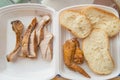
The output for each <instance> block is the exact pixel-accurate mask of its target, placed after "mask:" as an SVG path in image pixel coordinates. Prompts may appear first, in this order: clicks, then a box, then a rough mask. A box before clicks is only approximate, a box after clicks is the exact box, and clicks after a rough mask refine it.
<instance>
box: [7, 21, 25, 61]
mask: <svg viewBox="0 0 120 80" xmlns="http://www.w3.org/2000/svg"><path fill="white" fill-rule="evenodd" d="M11 24H12V29H13V31H14V32H15V34H16V46H15V48H14V50H13V51H12V52H11V53H10V54H9V55H7V60H8V62H11V61H13V60H14V59H15V58H16V56H17V54H18V53H19V51H20V50H21V40H22V32H23V28H24V26H23V24H22V22H21V21H20V20H15V21H12V22H11Z"/></svg>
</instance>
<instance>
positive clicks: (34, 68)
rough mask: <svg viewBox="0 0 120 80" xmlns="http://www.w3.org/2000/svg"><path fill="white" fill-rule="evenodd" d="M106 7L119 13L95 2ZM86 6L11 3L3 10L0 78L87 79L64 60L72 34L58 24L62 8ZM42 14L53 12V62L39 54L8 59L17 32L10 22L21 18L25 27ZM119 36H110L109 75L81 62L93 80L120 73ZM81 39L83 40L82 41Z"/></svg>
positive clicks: (0, 14) (0, 36)
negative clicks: (111, 67)
mask: <svg viewBox="0 0 120 80" xmlns="http://www.w3.org/2000/svg"><path fill="white" fill-rule="evenodd" d="M91 5H92V6H96V7H99V8H102V9H105V10H108V11H110V12H112V13H113V14H115V15H116V16H118V13H117V12H116V10H114V9H113V8H109V7H106V6H100V5H93V4H91ZM82 6H90V4H86V5H76V6H71V7H67V8H64V9H62V10H60V11H59V12H56V11H55V10H54V9H52V8H49V7H47V6H43V5H40V4H30V3H27V4H16V5H10V6H7V7H4V8H1V9H0V24H1V25H0V80H40V79H41V80H50V79H52V78H53V77H54V76H55V75H57V74H60V75H62V76H63V77H65V78H68V79H72V80H80V79H82V80H88V78H85V77H84V76H82V75H81V74H79V73H77V72H74V71H71V70H69V69H68V68H67V67H66V66H65V65H64V62H63V55H62V54H63V52H62V45H63V43H64V42H65V41H66V40H68V39H70V38H72V37H73V35H71V33H70V32H69V31H67V30H65V29H63V28H62V27H61V26H60V25H59V14H60V12H61V11H63V10H66V9H71V8H72V9H79V7H82ZM43 14H50V15H51V18H52V23H51V25H50V26H48V27H49V31H50V32H52V33H53V35H54V41H53V60H52V61H51V62H46V61H44V60H42V59H41V56H40V55H39V57H38V59H36V60H31V59H21V58H18V60H17V61H16V62H15V63H8V62H7V61H6V55H7V54H9V53H10V52H11V51H12V50H13V49H14V46H15V33H14V32H13V31H12V28H11V24H10V22H11V21H13V20H16V19H18V20H21V21H22V22H23V24H24V25H25V27H27V26H28V24H29V23H30V21H31V20H32V18H33V17H39V16H40V15H43ZM119 40H120V35H117V36H116V37H114V38H113V39H111V41H110V44H111V46H110V47H111V55H112V57H113V59H114V61H115V65H116V67H115V69H114V71H113V72H112V73H111V74H110V75H96V74H94V73H93V72H92V71H91V70H90V69H89V68H88V66H87V65H86V63H84V64H82V65H80V66H82V67H83V68H84V69H85V70H86V72H87V73H88V74H89V75H90V76H91V80H96V79H97V80H98V79H100V80H103V79H109V78H112V77H115V76H117V75H118V74H119V72H120V64H119V61H120V59H119V57H120V55H119V52H120V50H119V47H120V42H119ZM80 42H81V41H80Z"/></svg>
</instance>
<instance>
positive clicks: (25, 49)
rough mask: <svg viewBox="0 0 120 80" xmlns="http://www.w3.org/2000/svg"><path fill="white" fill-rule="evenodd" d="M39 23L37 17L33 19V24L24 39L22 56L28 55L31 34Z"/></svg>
mask: <svg viewBox="0 0 120 80" xmlns="http://www.w3.org/2000/svg"><path fill="white" fill-rule="evenodd" d="M36 24H37V19H36V17H35V18H34V19H33V20H32V22H31V24H30V25H29V26H28V28H27V30H26V32H25V34H24V36H23V40H22V54H21V55H20V56H22V57H28V55H29V42H30V35H31V33H32V32H33V30H34V29H35V27H36Z"/></svg>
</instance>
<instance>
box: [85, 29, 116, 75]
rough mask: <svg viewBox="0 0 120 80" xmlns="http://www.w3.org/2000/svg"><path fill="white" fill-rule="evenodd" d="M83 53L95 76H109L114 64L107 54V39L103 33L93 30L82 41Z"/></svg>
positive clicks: (99, 30) (108, 53)
mask: <svg viewBox="0 0 120 80" xmlns="http://www.w3.org/2000/svg"><path fill="white" fill-rule="evenodd" d="M83 53H84V57H85V59H86V61H87V63H88V66H89V67H90V68H91V70H92V71H93V72H95V73H97V74H110V73H111V72H112V71H113V69H114V62H113V59H112V57H111V55H110V52H109V39H108V35H107V34H106V32H105V31H103V30H101V29H94V30H93V31H92V32H91V34H90V35H89V36H88V37H87V38H85V39H84V40H83Z"/></svg>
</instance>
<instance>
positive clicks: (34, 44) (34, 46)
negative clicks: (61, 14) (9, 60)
mask: <svg viewBox="0 0 120 80" xmlns="http://www.w3.org/2000/svg"><path fill="white" fill-rule="evenodd" d="M29 51H30V52H29V54H28V58H37V51H38V41H37V35H36V30H34V31H33V32H32V33H31V36H30V43H29Z"/></svg>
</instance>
